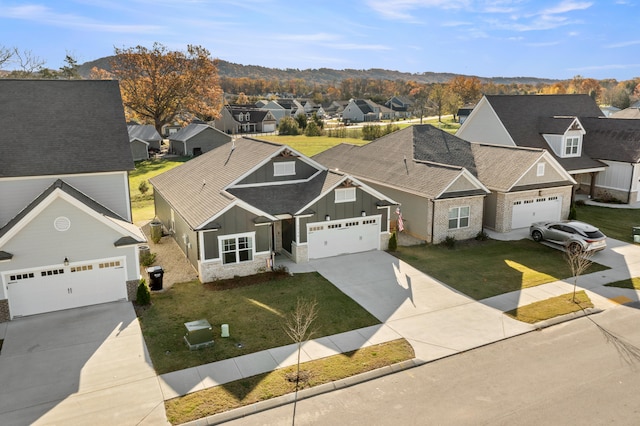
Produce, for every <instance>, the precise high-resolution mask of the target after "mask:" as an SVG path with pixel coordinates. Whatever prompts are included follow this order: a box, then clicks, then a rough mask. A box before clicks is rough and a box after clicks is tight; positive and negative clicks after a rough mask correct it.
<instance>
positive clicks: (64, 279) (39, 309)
mask: <svg viewBox="0 0 640 426" xmlns="http://www.w3.org/2000/svg"><path fill="white" fill-rule="evenodd" d="M124 266H125V264H124V258H123V259H108V260H96V261H91V262H84V263H82V264H73V265H69V266H64V265H59V266H56V267H46V268H38V269H33V270H29V271H19V272H16V273H13V272H9V273H7V274H5V275H4V277H3V278H4V282H5V283H7V289H8V290H7V291H8V296H9V309H10V310H11V316H12V317H15V316H25V315H35V314H41V313H44V312H52V311H59V310H63V309H71V308H78V307H81V306H88V305H96V304H99V303H106V302H113V301H116V300H123V299H126V298H127V287H126V273H125V267H124Z"/></svg>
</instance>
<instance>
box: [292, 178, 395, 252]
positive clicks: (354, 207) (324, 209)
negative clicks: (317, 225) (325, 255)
mask: <svg viewBox="0 0 640 426" xmlns="http://www.w3.org/2000/svg"><path fill="white" fill-rule="evenodd" d="M377 201H379V200H378V198H376V197H374V196H373V195H371V194H369V193H368V192H366V191H363V190H362V189H360V188H357V187H356V200H355V201H350V202H346V203H336V202H335V191H331V192H329V193H328V194H327V195H325V196H324V197H322V198H321V199H320V200H318V201H316V202H315V203H314V204H312V205H311V206H310V207H309V209H311V210H313V211H314V212H315V214H314V215H312V216H309V217H302V218H300V228H299V233H300V241H298V242H299V243H306V242H307V223H314V222H322V221H324V220H325V217H326V216H327V215H329V217H330V218H331V220H340V219H348V218H351V217H361V216H362V211H364V212H365V214H366V216H376V215H382V219H381V221H382V223H381V232H386V231H387V223H388V217H387V209H386V208H382V209H380V208H378V206H377V205H376V202H377Z"/></svg>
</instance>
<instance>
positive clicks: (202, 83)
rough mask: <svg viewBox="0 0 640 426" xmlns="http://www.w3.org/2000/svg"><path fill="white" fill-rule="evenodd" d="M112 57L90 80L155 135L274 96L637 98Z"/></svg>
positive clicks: (20, 74) (614, 90) (207, 60)
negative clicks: (111, 85) (318, 78)
mask: <svg viewBox="0 0 640 426" xmlns="http://www.w3.org/2000/svg"><path fill="white" fill-rule="evenodd" d="M114 53H115V54H114V56H113V57H111V58H110V60H109V64H110V70H109V71H107V70H104V69H98V68H93V69H92V70H91V73H90V76H89V78H91V79H117V80H119V81H120V87H121V92H122V99H123V104H124V107H125V114H126V116H127V119H128V120H136V121H138V122H140V123H142V124H153V125H154V126H155V127H156V129H158V131H159V132H160V131H161V129H162V127H163V126H164V125H165V124H168V123H174V122H176V121H178V122H188V121H190V120H192V119H201V120H205V121H211V120H213V119H215V118H217V117H218V116H219V114H220V111H221V109H222V106H223V104H224V103H225V102H238V101H242V102H243V103H244V102H250V103H252V102H254V101H256V100H258V99H264V98H265V97H272V98H277V97H279V96H289V97H291V96H294V97H304V98H308V99H311V100H312V101H314V102H316V103H326V102H331V101H338V100H342V101H344V100H348V99H352V98H363V99H370V100H372V101H374V102H377V103H380V104H384V103H385V102H386V101H387V100H389V99H390V98H391V97H392V96H402V97H406V98H408V99H410V100H411V101H412V102H413V113H414V115H415V116H417V117H422V116H425V115H438V116H442V115H445V114H454V115H455V114H456V113H457V111H458V109H459V108H461V107H464V106H466V105H472V104H475V103H476V102H478V101H479V100H480V98H481V97H482V96H483V95H484V94H510V95H525V94H572V93H581V94H588V95H589V96H591V97H592V98H593V99H594V100H595V101H596V102H598V103H599V104H600V105H611V106H615V107H617V108H620V109H624V108H627V107H628V106H629V105H630V103H631V102H632V101H635V100H638V99H639V98H640V77H638V78H635V79H632V80H627V81H622V82H618V81H616V80H595V79H592V78H585V77H582V76H580V75H577V76H575V77H574V78H572V79H571V80H566V81H557V82H554V83H551V84H546V83H537V84H532V83H508V84H507V83H495V82H492V81H481V80H480V79H479V78H478V77H468V76H454V77H452V78H451V79H450V80H449V81H447V82H444V83H440V82H438V83H424V82H419V81H415V80H401V79H396V80H389V79H376V78H358V77H354V78H345V79H342V80H341V81H335V82H331V83H318V82H311V81H307V80H304V79H301V78H292V79H289V80H277V79H264V78H249V77H223V78H221V77H220V76H219V72H218V60H216V59H213V58H212V57H211V54H210V52H209V51H208V50H207V49H205V48H203V47H201V46H195V45H189V46H187V48H186V50H185V51H179V50H176V51H174V50H170V49H168V48H167V47H166V46H164V45H162V44H160V43H154V44H153V46H152V47H151V48H147V47H144V46H135V47H130V48H122V49H118V48H116V49H115V52H114ZM8 65H12V66H13V68H14V70H13V71H8V72H6V73H4V76H5V77H8V78H51V79H79V78H82V77H81V76H80V74H79V72H78V68H79V65H78V63H77V61H76V59H75V58H74V57H73V55H72V54H70V53H67V55H66V57H65V61H64V65H63V66H62V67H61V68H60V69H59V70H51V69H49V68H47V67H45V63H44V61H43V60H41V59H40V58H38V57H37V56H35V55H33V54H32V53H31V52H30V51H20V50H19V49H18V48H15V47H14V48H8V47H3V46H0V69H2V68H5V67H7V66H8Z"/></svg>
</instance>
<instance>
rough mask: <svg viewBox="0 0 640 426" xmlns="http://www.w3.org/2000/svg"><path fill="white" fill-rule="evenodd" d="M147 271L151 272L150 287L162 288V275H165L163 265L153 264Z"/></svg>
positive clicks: (153, 288) (154, 288)
mask: <svg viewBox="0 0 640 426" xmlns="http://www.w3.org/2000/svg"><path fill="white" fill-rule="evenodd" d="M147 273H148V274H149V288H150V289H151V290H162V277H163V276H164V270H163V269H162V266H151V267H149V268H147Z"/></svg>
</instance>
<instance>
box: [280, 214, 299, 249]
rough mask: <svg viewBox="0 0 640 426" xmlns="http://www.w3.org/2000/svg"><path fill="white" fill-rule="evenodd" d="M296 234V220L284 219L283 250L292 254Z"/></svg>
mask: <svg viewBox="0 0 640 426" xmlns="http://www.w3.org/2000/svg"><path fill="white" fill-rule="evenodd" d="M295 233H296V222H295V220H294V219H284V220H283V221H282V248H283V249H285V250H286V251H287V252H289V254H291V242H292V241H293V236H294V235H295Z"/></svg>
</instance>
